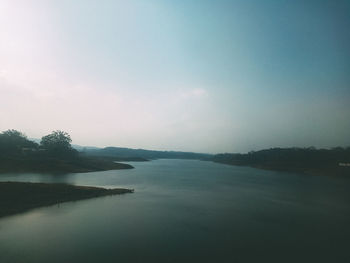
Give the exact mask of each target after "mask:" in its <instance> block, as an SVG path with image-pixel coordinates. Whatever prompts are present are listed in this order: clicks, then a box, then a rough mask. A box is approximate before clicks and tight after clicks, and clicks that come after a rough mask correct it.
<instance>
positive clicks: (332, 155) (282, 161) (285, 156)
mask: <svg viewBox="0 0 350 263" xmlns="http://www.w3.org/2000/svg"><path fill="white" fill-rule="evenodd" d="M212 161H214V162H217V163H224V164H230V165H242V166H251V167H256V168H262V169H268V170H283V171H291V172H302V173H307V174H313V175H346V176H350V147H347V148H341V147H335V148H333V149H315V148H313V147H310V148H272V149H266V150H261V151H256V152H249V153H247V154H240V153H235V154H234V153H225V154H217V155H214V156H213V158H212Z"/></svg>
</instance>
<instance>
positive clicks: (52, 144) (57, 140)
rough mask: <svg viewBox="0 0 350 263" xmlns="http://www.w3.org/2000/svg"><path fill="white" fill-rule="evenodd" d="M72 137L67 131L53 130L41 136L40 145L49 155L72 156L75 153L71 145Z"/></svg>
mask: <svg viewBox="0 0 350 263" xmlns="http://www.w3.org/2000/svg"><path fill="white" fill-rule="evenodd" d="M71 142H72V139H71V137H70V135H69V134H68V133H67V132H64V131H60V130H57V131H53V132H52V133H50V134H48V135H46V136H44V137H42V138H41V142H40V145H41V147H42V148H43V149H45V150H46V151H47V152H48V153H49V154H50V155H52V156H55V157H72V156H73V155H76V154H77V151H76V150H74V149H73V148H72V146H71Z"/></svg>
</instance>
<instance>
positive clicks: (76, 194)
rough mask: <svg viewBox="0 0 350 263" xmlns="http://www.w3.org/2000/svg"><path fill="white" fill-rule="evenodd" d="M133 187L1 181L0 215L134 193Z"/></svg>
mask: <svg viewBox="0 0 350 263" xmlns="http://www.w3.org/2000/svg"><path fill="white" fill-rule="evenodd" d="M133 191H134V190H131V189H123V188H116V189H104V188H98V187H87V186H73V185H68V184H45V183H19V182H0V217H3V216H8V215H12V214H16V213H21V212H24V211H27V210H29V209H33V208H37V207H42V206H50V205H54V204H59V203H62V202H68V201H76V200H82V199H89V198H94V197H99V196H106V195H117V194H125V193H132V192H133Z"/></svg>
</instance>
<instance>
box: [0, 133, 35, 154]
mask: <svg viewBox="0 0 350 263" xmlns="http://www.w3.org/2000/svg"><path fill="white" fill-rule="evenodd" d="M37 147H38V144H37V143H35V142H33V141H30V140H28V139H27V136H26V135H25V134H23V133H22V132H19V131H17V130H7V131H4V132H2V133H0V154H6V155H18V154H21V153H22V151H23V149H24V148H37Z"/></svg>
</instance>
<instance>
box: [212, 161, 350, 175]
mask: <svg viewBox="0 0 350 263" xmlns="http://www.w3.org/2000/svg"><path fill="white" fill-rule="evenodd" d="M213 162H214V163H218V164H226V165H231V166H245V167H251V168H255V169H261V170H267V171H280V172H289V173H300V174H304V175H310V176H332V177H334V176H343V177H349V176H350V169H349V168H348V167H341V166H339V167H328V166H325V167H322V168H314V167H290V166H279V165H263V164H256V165H254V164H247V163H245V164H243V163H232V162H224V161H222V162H220V161H213Z"/></svg>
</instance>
